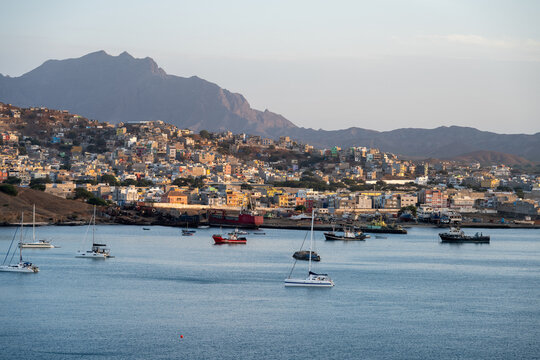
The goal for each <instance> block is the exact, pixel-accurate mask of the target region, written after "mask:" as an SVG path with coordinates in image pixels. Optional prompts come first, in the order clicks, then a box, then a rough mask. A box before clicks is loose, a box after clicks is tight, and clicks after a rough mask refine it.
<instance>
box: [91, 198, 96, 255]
mask: <svg viewBox="0 0 540 360" xmlns="http://www.w3.org/2000/svg"><path fill="white" fill-rule="evenodd" d="M95 234H96V205H94V226H92V246H94V243H95V242H96V241H95Z"/></svg>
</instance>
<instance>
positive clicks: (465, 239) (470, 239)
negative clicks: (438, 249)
mask: <svg viewBox="0 0 540 360" xmlns="http://www.w3.org/2000/svg"><path fill="white" fill-rule="evenodd" d="M439 237H440V238H441V242H443V243H453V244H462V243H472V244H489V241H490V237H489V236H453V235H447V234H439Z"/></svg>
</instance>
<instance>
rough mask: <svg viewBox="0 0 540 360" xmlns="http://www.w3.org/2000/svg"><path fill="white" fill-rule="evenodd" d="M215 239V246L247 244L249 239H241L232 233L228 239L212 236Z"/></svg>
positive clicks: (218, 235) (216, 235) (217, 235)
mask: <svg viewBox="0 0 540 360" xmlns="http://www.w3.org/2000/svg"><path fill="white" fill-rule="evenodd" d="M212 239H214V244H216V245H220V244H247V239H246V238H245V237H243V236H242V237H239V236H238V235H236V234H234V233H232V235H229V237H228V238H225V237H223V236H222V235H221V234H215V235H212Z"/></svg>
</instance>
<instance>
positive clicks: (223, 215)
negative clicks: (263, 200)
mask: <svg viewBox="0 0 540 360" xmlns="http://www.w3.org/2000/svg"><path fill="white" fill-rule="evenodd" d="M263 221H264V220H263V217H262V216H261V215H258V214H257V213H255V212H253V211H240V213H238V214H235V215H233V214H227V211H225V210H210V211H209V213H208V224H209V225H213V226H230V227H237V228H252V229H256V228H258V227H259V226H261V225H262V224H263Z"/></svg>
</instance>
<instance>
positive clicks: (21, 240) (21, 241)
mask: <svg viewBox="0 0 540 360" xmlns="http://www.w3.org/2000/svg"><path fill="white" fill-rule="evenodd" d="M23 219H24V211H23V212H21V237H20V240H19V263H22V243H23Z"/></svg>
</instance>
